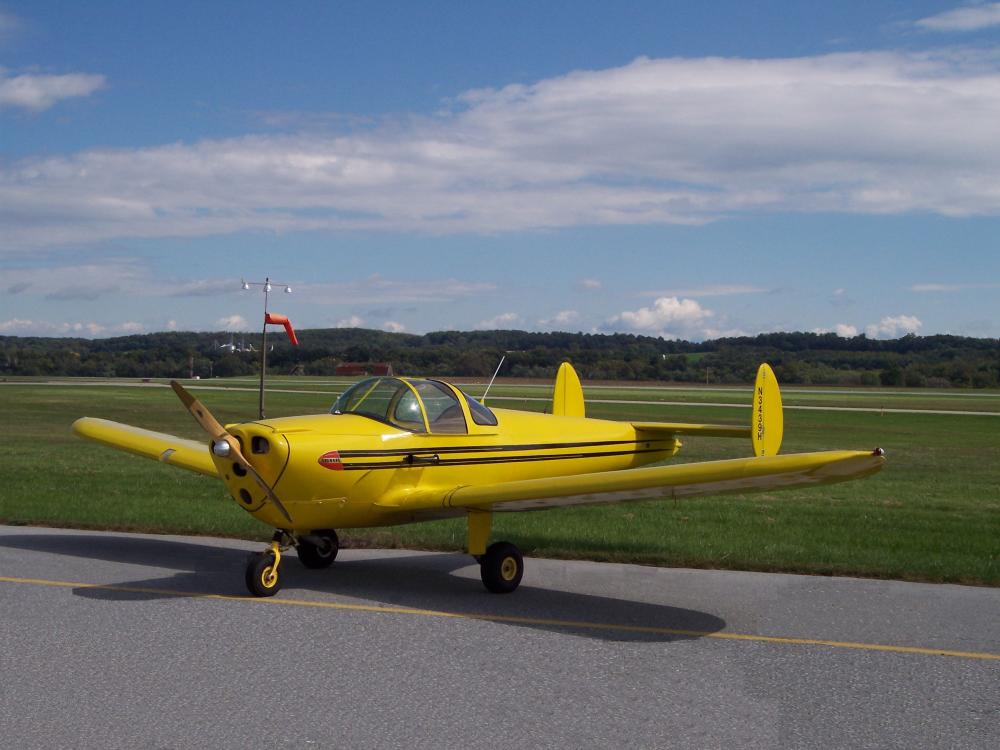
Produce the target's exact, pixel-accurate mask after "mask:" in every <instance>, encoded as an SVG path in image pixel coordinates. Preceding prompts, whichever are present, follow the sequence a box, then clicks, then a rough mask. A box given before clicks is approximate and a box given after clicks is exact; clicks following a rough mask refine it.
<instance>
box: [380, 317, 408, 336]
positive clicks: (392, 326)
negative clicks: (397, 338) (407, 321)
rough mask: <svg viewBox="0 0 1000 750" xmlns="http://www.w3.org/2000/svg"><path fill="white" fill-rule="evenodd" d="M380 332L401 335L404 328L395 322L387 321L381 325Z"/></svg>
mask: <svg viewBox="0 0 1000 750" xmlns="http://www.w3.org/2000/svg"><path fill="white" fill-rule="evenodd" d="M382 330H383V331H389V332H391V333H403V331H405V330H406V326H404V325H403V324H402V323H397V322H396V321H395V320H387V321H385V322H384V323H383V324H382Z"/></svg>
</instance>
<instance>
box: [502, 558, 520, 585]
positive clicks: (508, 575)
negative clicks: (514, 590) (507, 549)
mask: <svg viewBox="0 0 1000 750" xmlns="http://www.w3.org/2000/svg"><path fill="white" fill-rule="evenodd" d="M515 576H517V560H515V559H514V558H513V557H505V558H504V559H503V562H502V563H500V577H501V578H503V579H504V580H505V581H513V580H514V578H515Z"/></svg>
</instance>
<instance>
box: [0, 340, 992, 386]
mask: <svg viewBox="0 0 1000 750" xmlns="http://www.w3.org/2000/svg"><path fill="white" fill-rule="evenodd" d="M239 338H240V339H241V340H243V341H245V342H246V344H247V345H249V344H253V345H254V346H256V347H258V348H259V346H260V335H259V334H250V335H246V336H240V337H239ZM229 341H230V334H229V333H228V332H225V333H224V332H217V333H193V332H165V333H150V334H144V335H134V336H121V337H117V338H107V339H81V338H37V337H19V336H0V376H2V375H59V376H97V377H135V378H139V377H187V376H188V375H189V374H190V373H191V372H193V373H194V374H195V375H199V376H201V377H203V378H204V377H211V376H214V377H228V376H233V375H250V374H255V373H258V372H259V368H260V354H259V352H249V351H248V352H239V351H236V352H232V351H229V350H228V349H227V348H225V345H226V344H228V343H229ZM299 341H300V342H301V345H300V346H299V347H292V346H291V345H290V344H289V343H288V341H287V340H286V339H285V338H284V336H283V335H281V334H280V333H277V332H276V333H275V334H274V335H273V336H271V335H269V336H268V346H269V348H270V346H271V344H273V345H274V349H273V351H269V352H268V357H267V359H268V362H267V363H268V372H272V373H279V374H280V373H293V372H295V373H297V374H305V375H332V374H333V373H334V369H335V367H336V366H337V365H338V364H340V363H342V362H390V363H391V364H392V367H393V370H394V371H395V372H396V373H397V374H402V375H417V374H420V375H439V376H460V377H462V376H464V377H471V376H478V377H486V376H488V375H490V374H492V372H493V370H494V369H495V368H496V366H497V363H498V362H499V361H500V356H501V355H502V354H503V353H504V352H511V353H510V354H508V356H507V362H506V364H505V365H504V370H503V374H504V375H506V376H510V377H531V378H549V377H552V376H553V374H554V373H555V370H556V367H557V366H558V365H559V363H560V362H562V361H563V360H567V359H568V360H570V361H571V362H572V363H573V364H574V366H575V367H576V368H577V369H578V370H579V372H580V375H581V376H582V377H583V378H584V379H585V380H659V381H674V382H695V383H747V382H749V381H751V380H752V379H753V374H754V371H755V369H756V366H757V364H758V363H759V362H762V361H768V362H770V363H771V364H772V366H774V368H775V370H776V372H777V375H778V377H779V379H780V380H781V381H782V382H784V383H799V384H808V383H812V384H823V385H889V386H917V387H919V386H933V387H962V388H970V387H971V388H995V387H997V386H998V385H1000V341H998V340H997V339H975V338H967V337H963V336H912V335H911V336H904V337H902V338H899V339H891V340H879V339H869V338H866V337H865V336H863V335H862V336H856V337H854V338H841V337H839V336H837V335H835V334H832V333H829V334H815V333H767V334H761V335H759V336H753V337H740V338H723V339H715V340H712V341H703V342H699V343H692V342H688V341H667V340H665V339H661V338H653V337H650V336H635V335H631V334H624V333H617V334H588V333H531V332H525V331H438V332H434V333H427V334H424V335H422V336H416V335H411V334H405V333H387V332H385V331H374V330H367V329H361V328H332V329H315V330H303V331H300V332H299Z"/></svg>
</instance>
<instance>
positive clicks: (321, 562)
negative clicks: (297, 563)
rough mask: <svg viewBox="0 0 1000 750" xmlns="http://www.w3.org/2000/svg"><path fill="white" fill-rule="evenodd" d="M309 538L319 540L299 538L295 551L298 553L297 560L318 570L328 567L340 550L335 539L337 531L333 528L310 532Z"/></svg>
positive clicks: (338, 542)
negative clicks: (316, 541)
mask: <svg viewBox="0 0 1000 750" xmlns="http://www.w3.org/2000/svg"><path fill="white" fill-rule="evenodd" d="M309 537H310V538H311V539H316V540H319V544H316V543H315V542H313V541H309V540H308V539H302V538H300V539H299V543H298V546H297V547H296V551H297V552H298V553H299V560H301V561H302V564H303V565H305V566H306V567H307V568H313V569H315V570H319V569H321V568H329V567H330V566H331V565H332V564H333V561H334V560H336V559H337V552H338V550H340V541H339V540H338V539H337V532H336V531H334V530H333V529H328V530H325V531H317V532H315V533H313V534H310V535H309Z"/></svg>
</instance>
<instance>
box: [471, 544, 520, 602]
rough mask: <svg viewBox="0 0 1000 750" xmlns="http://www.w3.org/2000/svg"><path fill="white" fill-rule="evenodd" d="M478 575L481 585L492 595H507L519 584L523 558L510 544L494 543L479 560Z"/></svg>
mask: <svg viewBox="0 0 1000 750" xmlns="http://www.w3.org/2000/svg"><path fill="white" fill-rule="evenodd" d="M479 574H480V577H481V578H482V579H483V585H484V586H485V587H486V588H487V589H488V590H489V591H491V592H492V593H494V594H509V593H510V592H511V591H513V590H514V589H516V588H517V587H518V586H519V585H520V584H521V576H522V575H523V574H524V558H523V557H522V556H521V550H519V549H518V548H517V547H515V546H514V545H513V544H511V543H510V542H495V543H494V544H491V545H490V546H489V547H487V548H486V554H485V555H483V556H482V557H480V558H479Z"/></svg>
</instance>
